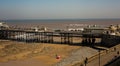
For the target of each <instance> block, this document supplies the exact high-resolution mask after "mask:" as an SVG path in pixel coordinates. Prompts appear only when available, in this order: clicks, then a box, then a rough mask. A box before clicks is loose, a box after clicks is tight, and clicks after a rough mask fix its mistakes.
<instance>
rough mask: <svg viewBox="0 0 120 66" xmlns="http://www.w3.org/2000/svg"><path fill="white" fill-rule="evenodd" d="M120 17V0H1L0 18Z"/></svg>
mask: <svg viewBox="0 0 120 66" xmlns="http://www.w3.org/2000/svg"><path fill="white" fill-rule="evenodd" d="M91 18H92V19H94V18H95V19H96V18H97V19H99V18H120V0H0V19H1V20H7V19H91Z"/></svg>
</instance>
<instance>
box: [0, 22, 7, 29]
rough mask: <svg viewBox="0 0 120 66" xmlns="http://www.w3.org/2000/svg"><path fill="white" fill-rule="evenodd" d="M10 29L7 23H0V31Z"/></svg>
mask: <svg viewBox="0 0 120 66" xmlns="http://www.w3.org/2000/svg"><path fill="white" fill-rule="evenodd" d="M5 28H9V26H8V25H7V24H6V23H5V22H0V29H5Z"/></svg>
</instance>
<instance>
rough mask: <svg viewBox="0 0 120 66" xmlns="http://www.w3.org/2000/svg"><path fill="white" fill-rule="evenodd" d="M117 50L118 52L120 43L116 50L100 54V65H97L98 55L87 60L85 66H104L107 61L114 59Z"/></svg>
mask: <svg viewBox="0 0 120 66" xmlns="http://www.w3.org/2000/svg"><path fill="white" fill-rule="evenodd" d="M117 51H119V52H120V45H118V47H117V49H116V51H111V52H109V53H107V54H105V55H103V56H100V65H99V57H98V58H96V59H95V60H93V61H91V62H89V63H88V64H87V65H86V66H104V65H105V64H106V63H107V62H109V61H110V60H112V59H114V58H115V56H118V54H117Z"/></svg>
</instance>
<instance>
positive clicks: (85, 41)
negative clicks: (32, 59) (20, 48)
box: [0, 29, 120, 47]
mask: <svg viewBox="0 0 120 66" xmlns="http://www.w3.org/2000/svg"><path fill="white" fill-rule="evenodd" d="M56 36H57V37H59V38H60V40H59V41H58V42H56V43H60V44H69V45H73V44H75V43H74V40H73V38H74V37H77V38H82V41H81V42H80V43H78V45H79V44H82V45H89V46H94V45H95V41H96V38H100V39H101V42H100V43H101V46H106V47H111V46H114V45H116V44H118V43H120V36H116V35H108V34H103V33H101V32H100V33H95V32H87V33H85V32H75V31H60V32H52V31H44V32H36V31H30V30H18V29H1V30H0V39H1V40H13V41H22V42H26V43H29V42H39V43H55V39H54V37H56Z"/></svg>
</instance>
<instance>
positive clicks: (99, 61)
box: [98, 49, 100, 66]
mask: <svg viewBox="0 0 120 66" xmlns="http://www.w3.org/2000/svg"><path fill="white" fill-rule="evenodd" d="M98 52H99V66H100V49H99V50H98Z"/></svg>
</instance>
